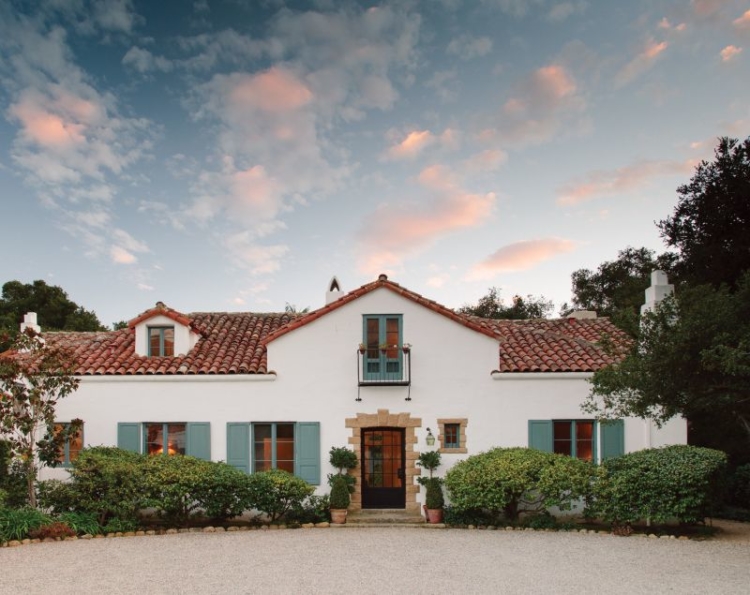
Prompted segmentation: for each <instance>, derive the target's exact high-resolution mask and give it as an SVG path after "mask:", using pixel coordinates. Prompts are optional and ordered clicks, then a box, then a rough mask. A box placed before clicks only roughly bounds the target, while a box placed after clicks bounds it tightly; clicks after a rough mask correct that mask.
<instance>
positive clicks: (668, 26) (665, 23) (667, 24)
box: [657, 17, 687, 31]
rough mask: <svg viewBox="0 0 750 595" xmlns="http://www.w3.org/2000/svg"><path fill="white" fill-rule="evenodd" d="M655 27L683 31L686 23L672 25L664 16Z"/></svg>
mask: <svg viewBox="0 0 750 595" xmlns="http://www.w3.org/2000/svg"><path fill="white" fill-rule="evenodd" d="M657 27H658V28H659V29H663V30H665V31H684V30H685V29H686V28H687V25H686V24H685V23H679V24H677V25H673V24H672V23H670V22H669V19H667V17H664V18H662V20H661V21H659V24H658V25H657Z"/></svg>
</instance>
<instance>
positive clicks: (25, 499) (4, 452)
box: [0, 440, 29, 508]
mask: <svg viewBox="0 0 750 595" xmlns="http://www.w3.org/2000/svg"><path fill="white" fill-rule="evenodd" d="M0 491H2V492H3V497H2V499H0V503H1V504H4V505H5V506H8V507H9V508H22V507H24V506H26V505H27V504H28V503H29V492H28V486H27V485H26V471H25V470H24V468H23V463H22V462H21V461H19V460H18V459H13V458H12V457H11V452H10V445H9V444H8V442H7V441H5V440H0Z"/></svg>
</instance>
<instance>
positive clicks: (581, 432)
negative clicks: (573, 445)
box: [576, 421, 594, 440]
mask: <svg viewBox="0 0 750 595" xmlns="http://www.w3.org/2000/svg"><path fill="white" fill-rule="evenodd" d="M593 436H594V422H593V421H577V422H576V438H578V439H579V440H581V439H589V440H591V438H593Z"/></svg>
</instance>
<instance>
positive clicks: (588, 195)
mask: <svg viewBox="0 0 750 595" xmlns="http://www.w3.org/2000/svg"><path fill="white" fill-rule="evenodd" d="M694 167H695V162H693V161H639V162H636V163H633V164H631V165H627V166H625V167H621V168H618V169H615V170H598V171H593V172H590V173H589V174H588V175H587V176H586V177H585V179H583V180H580V181H577V182H574V183H571V184H568V185H566V186H563V187H562V188H560V189H559V190H558V192H557V194H558V196H557V204H558V205H560V206H574V205H578V204H581V203H583V202H587V201H590V200H595V199H597V198H601V197H603V196H612V195H618V194H625V193H629V192H634V191H637V190H639V189H641V188H643V187H644V186H646V185H647V184H648V183H649V182H650V181H651V180H652V179H653V178H655V177H659V176H674V175H683V174H688V173H690V172H692V170H693V168H694Z"/></svg>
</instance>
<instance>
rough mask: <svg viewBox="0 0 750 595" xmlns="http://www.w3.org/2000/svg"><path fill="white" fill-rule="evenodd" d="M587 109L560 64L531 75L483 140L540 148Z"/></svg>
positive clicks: (482, 136) (572, 80)
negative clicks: (573, 116)
mask: <svg viewBox="0 0 750 595" xmlns="http://www.w3.org/2000/svg"><path fill="white" fill-rule="evenodd" d="M584 107H585V102H584V101H583V98H582V97H581V96H580V94H579V93H578V87H577V84H576V82H575V80H574V79H573V77H572V75H571V74H570V73H569V72H568V70H567V69H566V68H564V67H563V66H561V65H558V64H550V65H548V66H544V67H542V68H539V69H537V70H535V71H534V72H532V73H531V74H530V75H529V76H528V77H526V78H525V79H524V80H522V81H521V82H520V83H519V84H518V85H517V86H516V88H515V91H514V93H513V94H512V95H511V97H510V98H509V99H507V100H506V101H505V103H504V104H503V106H502V108H501V110H500V114H499V116H498V123H497V125H496V126H495V127H493V128H485V129H484V130H483V131H482V133H481V134H480V138H481V139H484V140H491V141H497V142H500V143H501V144H502V145H511V144H513V145H515V146H518V145H519V144H539V143H543V142H546V141H548V140H549V139H551V138H552V137H553V136H554V135H555V134H556V133H557V131H558V130H559V129H560V127H561V125H562V123H563V122H564V121H565V120H566V119H567V118H568V117H570V116H571V115H572V114H575V113H578V112H580V111H582V110H583V109H584Z"/></svg>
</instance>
